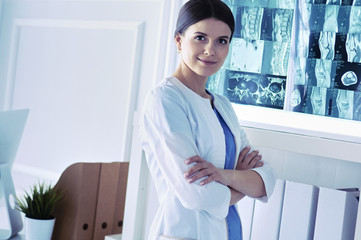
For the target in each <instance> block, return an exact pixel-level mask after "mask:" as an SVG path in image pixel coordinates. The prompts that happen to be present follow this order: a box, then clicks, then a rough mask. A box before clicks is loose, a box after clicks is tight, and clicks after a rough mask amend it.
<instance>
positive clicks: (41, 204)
mask: <svg viewBox="0 0 361 240" xmlns="http://www.w3.org/2000/svg"><path fill="white" fill-rule="evenodd" d="M61 197H62V194H61V193H59V191H58V190H57V189H56V188H54V187H51V185H45V183H40V182H39V183H37V184H34V185H33V186H31V188H30V191H29V192H25V193H24V195H23V197H22V198H17V204H16V208H17V209H18V210H19V211H21V212H23V213H24V214H25V234H26V239H36V240H50V239H51V235H52V232H53V228H54V223H55V218H54V216H53V215H52V214H53V210H54V207H55V205H56V204H57V203H58V201H59V200H60V199H61Z"/></svg>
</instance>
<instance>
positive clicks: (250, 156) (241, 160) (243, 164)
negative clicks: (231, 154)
mask: <svg viewBox="0 0 361 240" xmlns="http://www.w3.org/2000/svg"><path fill="white" fill-rule="evenodd" d="M245 153H246V155H245ZM262 166H263V161H262V155H261V154H259V151H258V150H254V151H252V152H250V147H245V148H244V149H243V150H242V151H241V153H240V154H239V157H238V163H237V166H236V169H237V170H248V169H252V168H255V167H262Z"/></svg>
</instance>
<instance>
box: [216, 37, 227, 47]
mask: <svg viewBox="0 0 361 240" xmlns="http://www.w3.org/2000/svg"><path fill="white" fill-rule="evenodd" d="M218 43H220V44H222V45H226V44H227V43H228V40H226V39H223V38H221V39H219V40H218Z"/></svg>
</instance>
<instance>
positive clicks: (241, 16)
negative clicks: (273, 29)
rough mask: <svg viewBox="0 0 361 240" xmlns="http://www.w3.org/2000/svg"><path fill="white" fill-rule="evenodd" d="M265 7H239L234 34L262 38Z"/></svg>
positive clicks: (255, 38)
mask: <svg viewBox="0 0 361 240" xmlns="http://www.w3.org/2000/svg"><path fill="white" fill-rule="evenodd" d="M263 10H264V8H259V7H238V8H237V13H236V17H235V18H236V25H235V31H234V36H235V37H240V38H243V39H248V40H260V39H261V38H260V37H261V25H262V16H263Z"/></svg>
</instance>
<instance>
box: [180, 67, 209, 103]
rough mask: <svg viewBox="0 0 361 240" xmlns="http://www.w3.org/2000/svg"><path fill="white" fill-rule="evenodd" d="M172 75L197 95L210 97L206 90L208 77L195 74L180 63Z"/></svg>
mask: <svg viewBox="0 0 361 240" xmlns="http://www.w3.org/2000/svg"><path fill="white" fill-rule="evenodd" d="M173 76H174V77H176V78H177V79H178V80H179V81H181V82H182V83H183V84H184V85H185V86H187V87H188V88H189V89H191V90H192V91H193V92H195V93H197V94H198V95H199V96H201V97H204V98H210V95H209V94H208V93H207V92H206V83H207V80H208V77H205V76H200V75H197V74H196V73H194V72H193V71H191V70H190V69H189V68H188V67H186V66H182V65H181V64H180V65H179V66H178V68H177V70H176V71H175V72H174V74H173Z"/></svg>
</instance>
